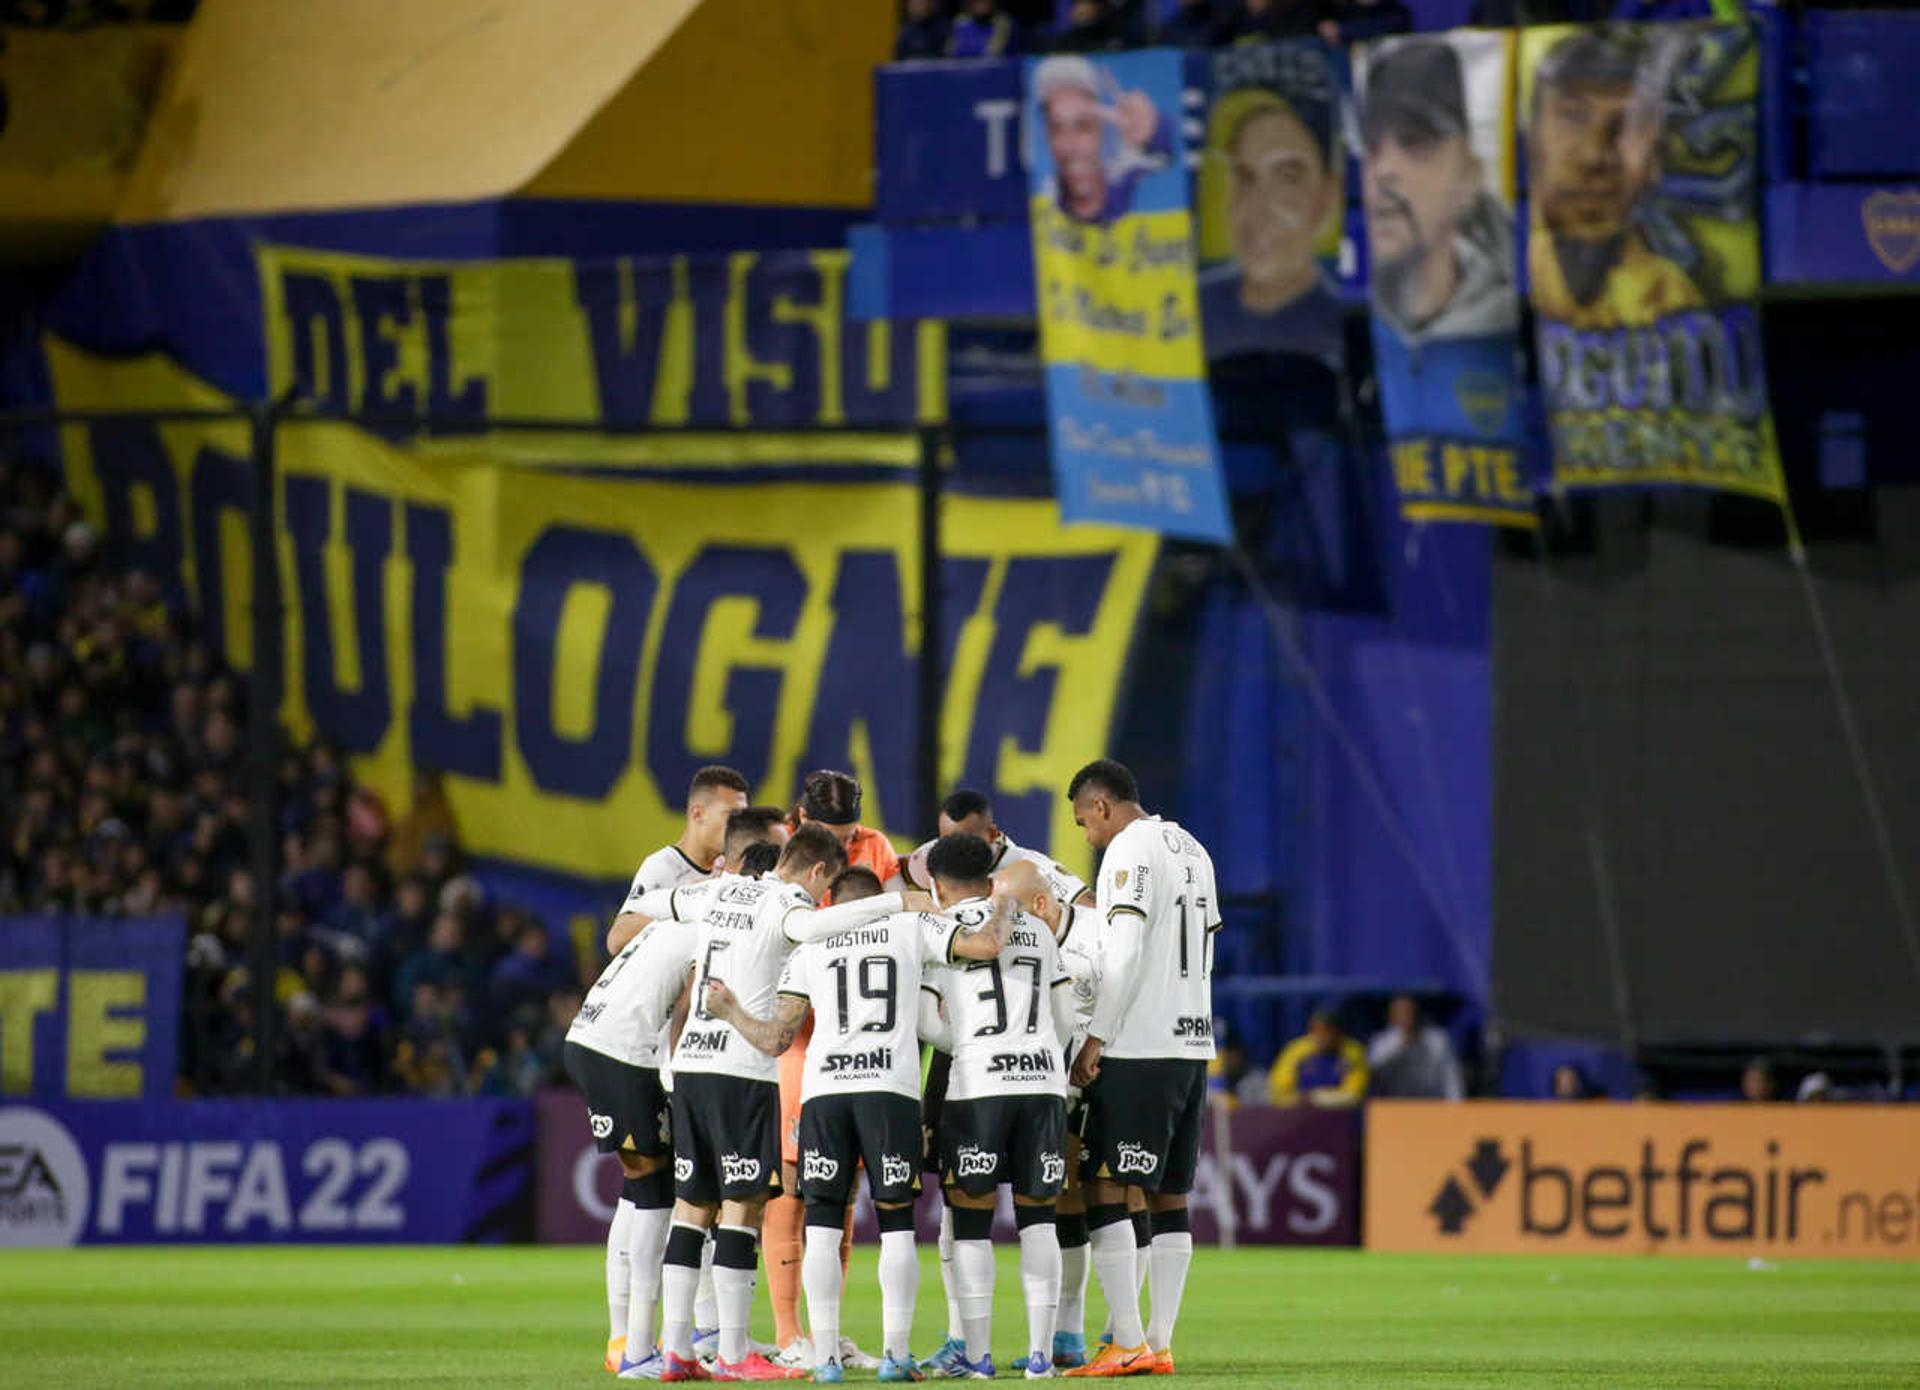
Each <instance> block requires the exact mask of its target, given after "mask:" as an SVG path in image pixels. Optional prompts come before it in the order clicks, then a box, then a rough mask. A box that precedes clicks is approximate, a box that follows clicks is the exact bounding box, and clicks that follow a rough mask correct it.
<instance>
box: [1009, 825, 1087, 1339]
mask: <svg viewBox="0 0 1920 1390" xmlns="http://www.w3.org/2000/svg"><path fill="white" fill-rule="evenodd" d="M993 884H994V888H995V889H996V890H998V891H999V892H1002V893H1005V894H1006V895H1007V896H1009V897H1011V898H1012V899H1013V901H1014V904H1015V906H1017V907H1018V908H1019V909H1020V910H1021V911H1022V912H1024V913H1026V914H1027V915H1028V916H1029V917H1032V918H1035V919H1036V920H1038V921H1041V922H1044V923H1045V924H1046V926H1047V928H1048V930H1049V931H1051V932H1052V933H1053V938H1054V941H1055V942H1056V943H1057V944H1058V946H1059V948H1060V966H1061V968H1062V969H1063V970H1065V971H1066V972H1067V979H1068V981H1069V982H1070V988H1071V989H1072V991H1073V1022H1072V1035H1071V1036H1070V1037H1069V1039H1068V1041H1067V1050H1066V1055H1067V1056H1068V1057H1069V1058H1071V1057H1073V1056H1074V1055H1075V1054H1077V1053H1078V1052H1079V1050H1080V1044H1082V1043H1083V1042H1085V1041H1086V1039H1087V1030H1088V1028H1090V1027H1091V1026H1092V1024H1093V1003H1094V1000H1095V998H1096V997H1098V994H1099V989H1100V962H1101V958H1102V955H1103V950H1104V943H1105V940H1106V923H1105V921H1104V919H1102V917H1101V916H1100V913H1099V912H1098V910H1096V909H1095V907H1094V905H1093V904H1092V903H1091V902H1076V903H1065V902H1062V901H1061V900H1060V899H1059V898H1058V897H1056V896H1055V893H1054V889H1053V883H1052V879H1051V876H1050V875H1047V874H1044V873H1042V872H1041V870H1040V868H1039V866H1038V865H1037V864H1034V863H1032V862H1031V861H1028V860H1016V861H1014V862H1012V863H1007V864H1004V865H1003V867H1002V868H1001V869H1000V870H999V872H997V873H995V874H994V876H993ZM1085 1118H1086V1115H1085V1102H1084V1098H1083V1095H1082V1092H1081V1090H1080V1088H1079V1087H1078V1086H1075V1085H1073V1084H1072V1081H1071V1079H1069V1081H1068V1085H1067V1182H1066V1186H1065V1187H1064V1188H1062V1189H1061V1192H1060V1198H1059V1201H1058V1202H1057V1203H1056V1204H1055V1210H1056V1211H1057V1213H1058V1215H1057V1219H1056V1220H1055V1222H1054V1227H1055V1229H1056V1230H1057V1231H1058V1232H1059V1237H1060V1311H1059V1316H1058V1317H1057V1318H1056V1319H1055V1322H1054V1331H1053V1364H1054V1366H1055V1367H1056V1368H1058V1369H1060V1370H1068V1369H1071V1368H1072V1367H1074V1366H1083V1365H1085V1364H1086V1360H1087V1340H1086V1326H1085V1323H1086V1299H1087V1272H1088V1263H1087V1254H1088V1246H1087V1204H1086V1190H1085V1184H1084V1182H1083V1180H1082V1179H1081V1177H1080V1159H1081V1153H1082V1149H1081V1143H1080V1130H1081V1126H1082V1124H1083V1123H1084V1121H1085Z"/></svg>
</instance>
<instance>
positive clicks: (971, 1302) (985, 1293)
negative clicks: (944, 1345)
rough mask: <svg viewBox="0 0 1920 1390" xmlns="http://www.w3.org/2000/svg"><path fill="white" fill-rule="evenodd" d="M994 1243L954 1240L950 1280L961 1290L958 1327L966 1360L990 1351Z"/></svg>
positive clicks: (972, 1359)
mask: <svg viewBox="0 0 1920 1390" xmlns="http://www.w3.org/2000/svg"><path fill="white" fill-rule="evenodd" d="M993 1272H994V1271H993V1242H992V1241H990V1240H956V1241H955V1242H954V1243H953V1278H954V1282H955V1283H956V1284H957V1285H959V1289H960V1326H961V1328H962V1329H964V1332H965V1335H966V1339H967V1360H969V1361H975V1362H977V1361H979V1359H980V1358H981V1357H983V1356H985V1355H987V1354H988V1353H989V1352H991V1351H992V1350H993Z"/></svg>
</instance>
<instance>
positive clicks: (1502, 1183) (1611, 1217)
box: [1363, 1101, 1920, 1259]
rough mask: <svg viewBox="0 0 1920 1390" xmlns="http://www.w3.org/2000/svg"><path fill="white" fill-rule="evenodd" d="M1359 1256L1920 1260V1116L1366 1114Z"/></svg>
mask: <svg viewBox="0 0 1920 1390" xmlns="http://www.w3.org/2000/svg"><path fill="white" fill-rule="evenodd" d="M1365 1167H1366V1201H1365V1203H1364V1204H1363V1205H1364V1210H1365V1215H1366V1244H1367V1245H1368V1246H1369V1247H1370V1248H1372V1249H1376V1250H1431V1251H1440V1250H1453V1251H1461V1252H1467V1253H1483V1254H1484V1253H1534V1254H1547V1253H1561V1254H1606V1253H1617V1254H1636V1255H1638V1254H1674V1255H1722V1256H1725V1255H1734V1256H1743V1257H1745V1256H1753V1255H1763V1256H1768V1257H1780V1256H1820V1257H1839V1256H1845V1257H1850V1258H1860V1257H1867V1258H1883V1259H1898V1258H1906V1259H1912V1258H1915V1257H1917V1256H1920V1114H1915V1113H1913V1112H1911V1111H1910V1110H1907V1109H1904V1108H1888V1107H1881V1106H1875V1107H1859V1108H1854V1107H1851V1106H1840V1105H1804V1106H1791V1105H1658V1104H1634V1105H1616V1104H1609V1103H1605V1102H1592V1103H1575V1104H1552V1105H1550V1104H1541V1103H1526V1102H1497V1101H1489V1102H1484V1103H1479V1102H1476V1103H1471V1104H1467V1105H1449V1104H1446V1103H1444V1102H1435V1101H1376V1102H1374V1103H1373V1104H1372V1105H1369V1106H1368V1107H1367V1150H1366V1164H1365Z"/></svg>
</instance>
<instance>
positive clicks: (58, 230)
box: [0, 24, 183, 261]
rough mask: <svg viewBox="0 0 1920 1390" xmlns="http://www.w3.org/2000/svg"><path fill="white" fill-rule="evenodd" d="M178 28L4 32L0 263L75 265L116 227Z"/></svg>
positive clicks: (0, 48)
mask: <svg viewBox="0 0 1920 1390" xmlns="http://www.w3.org/2000/svg"><path fill="white" fill-rule="evenodd" d="M182 28H183V26H180V25H161V24H152V25H145V24H142V25H133V24H108V25H100V26H98V27H96V28H90V29H33V28H6V29H0V254H4V255H5V257H6V258H7V259H8V260H29V261H41V260H56V259H61V258H67V257H71V256H74V255H77V254H78V253H79V252H80V251H81V250H82V249H84V247H85V246H86V244H87V242H88V240H90V239H91V238H92V236H93V235H94V234H95V233H96V232H98V231H99V230H100V229H101V228H103V227H105V226H106V225H107V223H108V222H109V221H110V220H112V217H113V210H114V205H115V203H116V202H117V201H118V199H119V197H120V191H121V188H122V186H123V184H124V183H125V182H126V180H127V178H128V176H129V175H130V173H131V172H132V169H133V161H134V156H135V155H136V154H137V153H139V150H140V138H141V135H142V134H143V133H144V132H145V130H146V125H147V115H148V113H149V111H151V109H152V107H153V104H154V101H155V98H156V97H157V96H158V94H159V91H160V84H161V80H162V78H163V77H164V76H165V75H166V71H167V65H168V62H169V60H170V59H171V58H172V55H173V50H174V46H175V44H176V42H177V41H178V39H179V36H180V34H181V32H182Z"/></svg>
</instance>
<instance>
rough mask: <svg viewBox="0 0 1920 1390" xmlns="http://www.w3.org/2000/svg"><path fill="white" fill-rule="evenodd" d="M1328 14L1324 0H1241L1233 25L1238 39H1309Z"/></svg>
mask: <svg viewBox="0 0 1920 1390" xmlns="http://www.w3.org/2000/svg"><path fill="white" fill-rule="evenodd" d="M1326 17H1327V16H1326V6H1325V4H1324V3H1323V0H1240V12H1239V13H1238V14H1237V15H1235V16H1234V18H1233V20H1232V21H1231V25H1230V28H1231V32H1232V36H1233V40H1234V42H1235V43H1266V42H1267V41H1268V40H1271V39H1308V38H1312V37H1313V36H1314V34H1315V32H1316V31H1317V30H1318V29H1319V27H1320V21H1321V20H1323V19H1325V18H1326Z"/></svg>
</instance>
